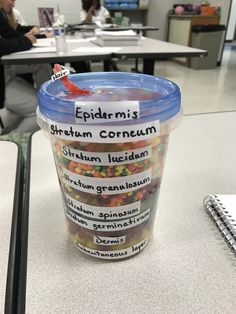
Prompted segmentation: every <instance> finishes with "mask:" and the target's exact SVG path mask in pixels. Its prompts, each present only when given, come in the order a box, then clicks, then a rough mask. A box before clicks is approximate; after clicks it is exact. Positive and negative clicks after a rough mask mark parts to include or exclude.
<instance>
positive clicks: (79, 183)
mask: <svg viewBox="0 0 236 314" xmlns="http://www.w3.org/2000/svg"><path fill="white" fill-rule="evenodd" d="M63 178H64V183H65V184H68V185H69V186H71V187H73V188H75V189H76V190H79V191H83V192H87V193H92V194H119V193H126V192H130V191H134V190H138V189H140V188H142V187H144V186H146V185H148V184H150V183H151V180H152V170H151V169H148V170H145V171H142V172H140V173H136V174H132V175H129V176H124V177H116V178H108V179H105V178H93V177H87V176H81V175H79V174H76V173H73V172H71V171H69V170H67V169H63Z"/></svg>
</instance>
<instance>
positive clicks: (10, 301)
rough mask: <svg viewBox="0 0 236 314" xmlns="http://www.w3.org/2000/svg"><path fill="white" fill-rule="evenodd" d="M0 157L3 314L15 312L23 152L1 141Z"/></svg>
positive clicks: (0, 296)
mask: <svg viewBox="0 0 236 314" xmlns="http://www.w3.org/2000/svg"><path fill="white" fill-rule="evenodd" d="M0 154H1V162H0V239H1V245H0V248H1V251H0V312H1V313H14V311H15V306H16V285H15V284H16V276H17V274H16V273H15V271H16V269H17V267H18V265H17V262H19V260H18V261H17V256H16V255H17V250H18V249H17V246H19V245H20V238H19V237H17V223H18V212H19V208H18V206H19V198H20V195H19V194H20V193H19V191H20V180H19V179H20V171H21V153H20V151H19V148H18V146H17V145H16V144H15V143H12V142H7V141H0ZM4 308H5V311H6V312H4Z"/></svg>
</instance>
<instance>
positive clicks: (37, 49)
mask: <svg viewBox="0 0 236 314" xmlns="http://www.w3.org/2000/svg"><path fill="white" fill-rule="evenodd" d="M46 52H56V47H33V48H31V49H30V50H24V51H19V52H15V54H27V53H46Z"/></svg>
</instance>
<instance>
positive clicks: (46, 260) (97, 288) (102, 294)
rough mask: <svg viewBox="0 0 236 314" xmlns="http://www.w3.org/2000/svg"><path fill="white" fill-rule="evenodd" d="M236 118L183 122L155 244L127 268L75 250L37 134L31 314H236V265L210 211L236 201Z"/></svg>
mask: <svg viewBox="0 0 236 314" xmlns="http://www.w3.org/2000/svg"><path fill="white" fill-rule="evenodd" d="M235 119H236V112H229V113H219V114H204V115H195V116H185V117H184V118H183V122H182V123H181V125H180V126H179V127H178V128H177V129H176V130H174V131H173V132H172V133H171V136H170V143H169V149H168V153H167V160H166V167H165V171H164V177H163V182H162V187H161V192H160V199H159V204H158V211H157V217H156V221H155V226H154V235H153V239H152V241H151V242H150V243H149V244H148V246H147V247H146V248H145V249H144V250H143V251H142V252H141V253H140V254H138V255H136V256H135V257H132V258H130V259H128V260H125V261H120V262H107V261H102V260H96V259H93V258H90V257H88V256H86V255H84V254H82V253H80V252H79V251H78V250H77V249H76V247H75V246H74V245H73V244H72V243H71V241H70V240H69V238H68V236H67V230H66V224H65V221H64V213H63V207H62V202H61V199H60V191H59V184H58V180H57V176H56V170H55V167H54V162H53V157H52V153H51V148H50V143H49V139H48V138H47V137H46V136H45V135H44V134H43V132H42V131H39V132H37V133H36V134H34V136H33V140H32V168H31V171H32V172H31V197H30V208H29V211H30V214H29V243H28V245H29V247H28V273H27V291H26V296H27V298H26V313H30V314H31V313H83V314H87V313H91V314H92V313H102V314H104V313H107V314H108V313H109V314H110V313H118V314H123V313H124V314H126V313H143V314H146V313H153V314H156V313H167V314H169V313H174V314H176V313H179V314H185V313H186V314H189V313H202V314H206V313H214V314H215V313H224V314H232V313H234V311H235V307H236V274H235V258H234V256H233V254H232V253H231V252H230V250H229V248H228V247H227V245H226V244H225V242H224V240H223V238H222V237H221V235H220V233H219V231H218V230H217V229H216V227H215V225H214V224H213V223H212V221H211V220H210V218H209V216H208V215H207V213H206V211H205V209H204V208H203V205H202V203H203V198H204V197H205V196H206V195H207V194H210V193H211V194H212V193H213V194H214V193H218V194H220V193H221V194H224V193H228V194H233V193H235V185H236V167H235V160H236V148H235V138H236V124H235Z"/></svg>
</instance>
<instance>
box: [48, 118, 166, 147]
mask: <svg viewBox="0 0 236 314" xmlns="http://www.w3.org/2000/svg"><path fill="white" fill-rule="evenodd" d="M49 133H50V134H51V135H53V136H56V137H58V138H62V139H66V140H77V141H81V142H96V143H124V142H132V141H141V140H146V139H150V138H153V137H155V136H158V135H159V134H160V121H159V120H155V121H150V122H148V123H142V124H130V125H125V126H124V125H116V126H110V125H109V126H108V125H107V126H101V125H86V124H81V125H70V124H61V123H50V124H49Z"/></svg>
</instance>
